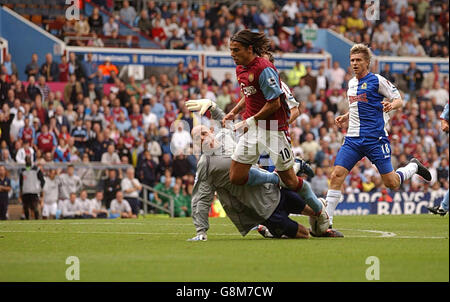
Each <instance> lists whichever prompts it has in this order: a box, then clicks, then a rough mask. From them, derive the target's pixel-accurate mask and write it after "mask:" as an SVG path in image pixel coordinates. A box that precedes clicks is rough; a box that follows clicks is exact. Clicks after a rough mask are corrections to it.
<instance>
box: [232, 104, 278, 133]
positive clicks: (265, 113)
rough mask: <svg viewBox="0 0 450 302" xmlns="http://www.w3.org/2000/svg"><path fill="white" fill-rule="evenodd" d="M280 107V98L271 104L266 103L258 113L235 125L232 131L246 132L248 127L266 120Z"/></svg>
mask: <svg viewBox="0 0 450 302" xmlns="http://www.w3.org/2000/svg"><path fill="white" fill-rule="evenodd" d="M280 107H281V100H280V98H277V99H275V100H273V101H271V102H266V104H264V106H263V107H262V108H261V110H260V111H259V112H258V113H256V114H255V115H254V116H251V117H249V118H248V119H246V120H244V121H242V122H239V123H237V124H236V125H235V126H234V129H235V130H236V131H243V132H246V131H247V130H248V128H249V127H252V126H255V125H256V124H257V123H258V121H259V120H266V119H267V118H268V117H269V116H271V115H272V114H274V113H275V112H276V111H277V110H278V109H279V108H280Z"/></svg>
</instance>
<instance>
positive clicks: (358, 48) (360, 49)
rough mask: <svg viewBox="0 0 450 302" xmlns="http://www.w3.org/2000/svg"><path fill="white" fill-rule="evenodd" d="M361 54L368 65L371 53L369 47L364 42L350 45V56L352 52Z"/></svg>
mask: <svg viewBox="0 0 450 302" xmlns="http://www.w3.org/2000/svg"><path fill="white" fill-rule="evenodd" d="M358 53H360V54H362V55H363V57H364V59H365V60H366V61H367V62H369V66H370V60H371V58H372V55H371V51H370V49H369V47H367V46H366V45H364V44H355V45H353V46H352V48H351V49H350V56H351V55H353V54H358Z"/></svg>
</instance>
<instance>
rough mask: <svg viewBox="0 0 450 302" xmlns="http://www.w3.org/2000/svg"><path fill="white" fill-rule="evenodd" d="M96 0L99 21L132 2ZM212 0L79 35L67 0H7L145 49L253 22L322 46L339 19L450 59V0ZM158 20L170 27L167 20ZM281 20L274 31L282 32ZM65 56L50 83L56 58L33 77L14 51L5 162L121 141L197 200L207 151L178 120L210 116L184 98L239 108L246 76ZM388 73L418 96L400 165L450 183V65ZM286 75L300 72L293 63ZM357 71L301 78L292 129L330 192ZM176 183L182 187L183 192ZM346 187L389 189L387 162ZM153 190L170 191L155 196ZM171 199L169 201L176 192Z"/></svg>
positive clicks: (61, 29) (223, 37)
mask: <svg viewBox="0 0 450 302" xmlns="http://www.w3.org/2000/svg"><path fill="white" fill-rule="evenodd" d="M6 2H7V3H6ZM84 2H85V3H84V6H83V7H84V13H85V18H86V19H87V20H88V19H89V17H90V16H91V12H92V11H93V9H94V8H98V9H99V11H100V17H101V18H103V24H105V23H106V22H107V21H108V19H107V18H109V17H111V16H116V15H117V16H118V15H119V12H120V9H121V7H122V1H84ZM203 2H204V1H148V2H144V1H130V4H131V5H132V6H135V7H136V8H138V7H139V8H142V9H143V10H145V11H146V12H147V13H148V16H151V17H150V20H151V21H150V23H151V24H150V27H149V28H151V29H152V30H150V31H148V32H147V33H142V29H143V28H144V27H142V28H141V27H140V26H139V24H141V25H142V24H144V22H142V21H141V22H140V23H139V19H140V18H141V14H140V11H138V9H136V12H137V17H136V19H135V21H134V23H133V25H129V24H128V23H126V22H125V21H124V20H119V19H116V18H115V17H114V18H113V19H112V21H113V22H117V24H118V27H119V32H115V33H114V36H113V37H111V36H107V35H105V34H104V32H103V27H101V29H100V30H101V31H100V32H95V30H94V28H95V26H93V25H95V24H94V23H95V22H94V23H92V22H90V24H89V25H90V26H89V30H88V31H87V32H81V31H82V29H81V28H78V30H80V32H78V33H77V30H76V29H75V26H76V22H69V21H66V20H65V18H64V15H65V8H66V5H65V2H64V1H61V0H48V1H47V0H46V1H44V0H8V1H5V2H4V1H0V3H2V4H3V5H5V6H7V7H9V8H11V9H13V10H14V11H15V12H17V13H19V14H20V15H22V16H23V17H24V18H27V19H30V20H31V21H32V22H33V23H35V24H37V25H39V26H41V27H42V28H44V29H46V30H47V31H48V32H49V33H51V34H53V35H55V36H57V37H60V38H61V39H62V40H63V41H65V42H66V43H67V44H68V45H77V46H92V47H96V46H97V47H103V46H108V47H128V48H139V47H141V48H143V44H142V42H143V41H144V40H145V41H152V43H150V44H149V45H152V46H153V47H155V48H177V49H187V48H188V47H189V45H191V42H192V41H194V40H196V38H197V41H200V48H199V49H203V48H205V47H211V45H212V49H215V50H223V49H226V43H227V41H228V39H229V37H230V36H231V35H232V34H233V33H235V32H237V31H238V30H239V29H241V28H251V29H254V30H262V31H267V33H268V34H269V36H270V37H271V38H272V39H273V49H272V50H273V51H274V52H277V53H279V54H281V53H283V52H284V51H289V52H296V53H303V52H308V51H310V47H311V46H310V45H309V43H308V40H310V39H312V37H313V36H314V33H315V30H316V29H318V28H329V29H332V30H333V31H335V32H336V33H338V34H340V35H342V36H343V37H345V38H347V39H349V40H351V41H353V42H363V43H368V44H369V45H370V46H371V49H372V51H373V53H374V54H375V55H384V56H395V55H397V56H429V57H441V58H442V57H443V58H448V46H447V45H448V32H449V28H448V26H449V12H448V4H447V3H446V2H445V1H431V2H427V1H418V2H417V3H411V2H408V1H392V0H390V1H380V5H381V8H382V9H381V11H382V12H383V13H382V14H381V16H380V20H378V21H377V22H370V21H368V20H366V19H365V18H363V14H364V12H365V9H366V8H367V7H364V4H363V3H364V2H362V1H353V2H352V4H351V1H320V0H319V1H318V0H316V1H294V0H287V1H284V0H276V1H262V2H261V3H263V5H259V2H258V1H241V2H242V3H243V4H242V5H234V6H231V8H230V6H227V5H226V4H228V3H229V2H230V1H228V2H226V1H224V2H223V4H222V3H221V2H216V1H214V2H213V3H214V4H209V2H207V1H206V2H205V4H203ZM108 3H109V5H107V4H108ZM350 4H351V5H350ZM87 12H89V14H88V13H87ZM157 21H158V22H160V25H161V28H157V27H156V26H155V24H156V23H157ZM77 22H79V21H77ZM144 25H145V24H144ZM144 25H143V26H144ZM79 27H81V25H80V26H79ZM137 27H139V28H140V29H136V28H137ZM156 29H158V30H156ZM269 29H273V35H270V32H271V31H269ZM161 30H162V31H161ZM158 32H159V33H158ZM119 33H120V34H119ZM123 33H125V34H123ZM283 36H284V37H285V38H283ZM207 40H209V41H208V42H206V41H207ZM208 43H210V44H208ZM206 44H208V45H206ZM308 45H309V46H308ZM308 47H309V48H308ZM314 51H316V50H314ZM317 51H319V52H320V51H322V50H320V49H319V50H317ZM32 52H33V50H30V58H31V55H32ZM68 57H69V56H68ZM39 59H40V62H42V61H43V58H39ZM53 62H56V65H57V71H58V72H57V74H58V79H61V77H59V76H60V75H61V73H63V74H65V73H67V74H68V75H69V76H68V77H67V80H66V81H59V80H58V81H56V82H55V83H52V82H51V81H47V80H46V78H47V76H48V74H47V72H46V70H48V69H49V68H51V63H48V64H47V67H46V64H42V65H39V66H37V73H35V75H34V76H32V77H30V78H29V79H28V80H27V81H24V82H21V81H19V80H18V78H17V71H16V72H13V65H14V57H12V58H10V59H6V58H5V60H4V62H3V64H2V66H1V75H0V84H1V85H0V87H1V91H0V129H1V139H0V148H1V154H0V163H1V162H6V163H11V164H14V163H15V162H16V156H17V154H18V152H19V150H20V149H21V148H23V144H24V141H29V143H30V144H31V146H32V148H33V149H34V151H35V152H34V154H35V161H36V162H37V163H40V164H44V163H53V162H56V161H63V162H64V161H67V162H72V163H77V162H82V161H83V155H84V154H88V159H87V160H88V161H91V162H99V161H101V160H102V158H103V155H105V154H108V146H111V145H112V146H115V150H114V151H112V153H110V155H108V156H105V157H108V158H109V157H111V158H113V157H114V158H116V156H113V155H112V154H117V158H118V162H117V163H122V164H131V165H133V166H134V167H135V176H136V178H137V179H139V181H140V182H141V183H142V184H145V185H149V186H152V187H154V186H159V187H160V188H162V190H163V192H164V193H166V194H167V195H170V196H172V197H173V198H177V200H178V199H179V200H185V199H186V198H187V199H186V200H188V199H189V196H190V195H189V194H190V190H192V185H193V181H194V175H195V169H196V161H197V158H196V156H194V155H188V156H182V155H180V154H178V153H177V154H174V153H173V152H172V151H173V149H171V148H170V143H171V141H172V138H173V131H171V127H173V125H175V124H176V123H177V122H178V121H183V122H186V124H188V125H190V126H191V128H192V125H195V124H196V123H197V122H198V120H196V117H195V116H194V115H193V114H191V113H190V112H189V111H188V110H187V109H186V107H185V105H184V102H185V101H186V100H188V99H195V98H201V97H204V96H205V95H206V94H207V93H208V95H210V96H211V98H213V99H215V100H216V101H217V102H218V103H219V104H220V106H221V108H222V107H223V109H224V110H225V111H226V112H228V111H229V110H231V108H232V107H233V106H234V105H235V103H236V101H237V100H238V98H239V94H238V93H236V91H238V90H237V87H236V84H235V82H233V81H224V82H222V83H217V82H216V81H215V80H214V79H211V78H206V75H204V76H205V79H204V80H203V79H202V78H201V77H200V81H199V82H197V84H195V83H196V81H192V80H193V79H195V80H197V79H198V78H199V75H202V73H201V70H200V71H199V70H198V66H191V65H189V66H187V67H185V68H184V69H183V68H182V69H180V70H179V71H178V74H177V75H178V76H177V77H176V78H173V79H172V78H170V79H168V78H167V75H166V74H160V75H154V76H152V77H151V78H148V79H145V81H142V82H137V81H134V79H133V78H128V77H127V78H124V77H122V78H121V77H119V76H118V74H119V73H120V70H117V71H114V72H111V71H110V70H114V67H111V66H110V65H108V64H106V65H107V66H106V67H105V66H99V65H97V64H96V63H91V62H89V61H84V60H80V58H77V57H76V56H74V58H73V59H72V60H70V59H69V60H68V62H66V63H60V62H59V60H56V59H55V60H54V61H53ZM27 63H30V64H29V66H30V70H32V69H35V67H36V66H34V65H35V63H34V64H33V62H32V61H30V62H27ZM105 68H106V69H107V71H105ZM99 70H100V71H101V72H99ZM18 72H24V70H20V71H18ZM385 72H386V73H385V74H386V75H385V76H386V77H388V76H392V81H393V82H394V83H395V84H396V85H397V86H398V87H399V88H400V89H401V92H402V95H403V96H404V99H405V100H406V102H405V106H404V108H403V109H401V110H398V111H397V112H396V113H395V114H394V115H393V116H392V120H391V123H390V124H391V129H390V137H389V138H390V140H391V144H392V162H393V165H394V169H395V168H397V167H399V166H403V165H405V164H406V163H407V162H408V160H409V159H410V158H412V157H416V158H418V159H419V160H420V161H421V162H422V163H424V164H425V165H426V166H427V167H428V168H429V169H430V170H431V171H432V175H433V180H432V182H431V183H424V182H422V181H421V180H420V179H418V178H415V177H413V178H412V180H411V181H407V182H405V183H404V184H403V188H402V189H403V190H409V191H422V192H429V191H430V190H435V189H439V188H444V189H448V186H449V184H448V175H449V169H448V163H449V150H448V136H445V135H443V134H442V132H441V131H439V116H440V114H441V112H442V110H443V106H444V105H445V104H446V103H447V102H448V100H449V97H448V96H449V79H448V73H447V74H443V73H441V72H440V71H439V70H438V69H437V70H433V71H432V72H430V73H423V72H422V71H420V69H418V68H416V66H414V64H411V66H410V68H408V70H407V71H406V72H405V73H404V74H396V75H392V74H390V72H389V71H388V70H387V71H385ZM380 73H382V71H380ZM382 74H383V73H382ZM286 76H288V77H289V72H287V73H286ZM351 77H352V73H351V70H345V69H342V68H340V67H339V66H335V67H332V68H328V67H327V66H323V67H322V68H321V69H320V70H318V71H314V70H311V69H308V70H305V71H304V73H303V74H302V76H301V78H302V80H300V81H298V84H294V85H291V87H290V88H291V90H292V91H293V93H294V95H295V96H300V99H298V101H300V102H301V105H300V110H301V115H300V117H299V118H298V119H297V120H296V121H295V122H294V123H293V124H292V125H291V128H290V134H291V137H292V140H293V148H294V151H295V153H296V154H297V155H298V156H301V157H304V158H306V159H308V161H309V162H310V163H311V164H312V165H313V167H314V168H315V169H316V173H317V176H316V177H314V178H312V179H311V181H312V183H313V184H314V185H313V188H314V190H315V192H316V193H317V195H319V196H323V195H324V192H325V191H326V182H327V179H328V177H329V175H330V173H331V168H332V165H333V161H334V158H335V156H336V153H337V150H338V149H339V147H340V145H341V142H342V138H343V135H344V134H343V133H342V132H341V131H340V130H339V129H338V128H337V127H336V126H335V125H334V118H335V116H337V115H338V114H342V113H343V112H345V111H346V110H347V107H346V106H347V105H346V88H347V87H346V85H347V82H348V80H349V79H350V78H351ZM69 78H70V80H69ZM202 82H203V83H202ZM44 125H47V126H48V131H49V133H50V134H51V136H52V137H53V138H54V140H50V141H51V142H50V141H47V140H45V142H42V140H44V137H43V136H42V135H43V133H42V128H43V126H44ZM184 131H187V132H188V131H189V130H188V129H184ZM188 133H189V132H188ZM48 144H50V146H47V145H48ZM44 145H45V147H44ZM48 147H49V148H48ZM186 148H188V149H189V148H191V146H189V145H187V146H186ZM45 150H46V151H45ZM147 150H148V152H146V151H147ZM180 171H183V173H182V174H180V173H179V172H180ZM77 173H78V172H77ZM174 175H175V176H174ZM121 176H122V175H121ZM97 185H98V186H101V183H98V184H97ZM174 186H177V192H178V193H177V194H178V195H177V194H176V193H175V192H174V191H173V187H174ZM14 188H15V191H14V192H13V193H12V194H13V195H15V196H17V184H15V186H14ZM343 189H344V191H345V192H381V190H383V189H384V187H383V185H382V181H381V178H380V176H379V175H378V173H377V172H376V169H374V167H372V166H371V165H369V164H367V162H366V161H364V160H363V161H361V162H360V164H358V165H357V166H356V167H355V169H354V170H353V171H352V172H351V174H350V175H349V177H348V179H347V180H346V183H345V188H343ZM180 194H181V195H182V196H181V195H180ZM179 195H180V196H179ZM185 197H186V198H185ZM151 198H153V199H159V200H161V198H160V197H155V196H154V195H153V194H152V195H151ZM159 200H158V202H159ZM161 202H162V206H165V207H167V203H165V202H164V200H162V201H161ZM180 202H181V201H180ZM183 202H185V201H183ZM154 211H155V212H158V211H157V210H154ZM178 211H179V209H178ZM185 215H186V214H185ZM187 215H188V212H187Z"/></svg>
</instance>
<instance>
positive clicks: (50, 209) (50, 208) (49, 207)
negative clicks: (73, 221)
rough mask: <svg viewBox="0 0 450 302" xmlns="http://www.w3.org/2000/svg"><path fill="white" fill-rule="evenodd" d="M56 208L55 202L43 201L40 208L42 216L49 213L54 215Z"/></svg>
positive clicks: (47, 215) (46, 215)
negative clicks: (42, 205)
mask: <svg viewBox="0 0 450 302" xmlns="http://www.w3.org/2000/svg"><path fill="white" fill-rule="evenodd" d="M57 209H58V204H57V203H56V202H55V203H50V204H49V203H44V207H43V208H42V216H43V217H49V216H50V215H52V216H56V210H57Z"/></svg>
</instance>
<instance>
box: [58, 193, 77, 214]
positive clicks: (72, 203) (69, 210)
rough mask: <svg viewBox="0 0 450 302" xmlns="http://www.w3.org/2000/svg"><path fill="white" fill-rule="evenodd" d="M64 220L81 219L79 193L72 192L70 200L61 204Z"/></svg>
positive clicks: (64, 200)
mask: <svg viewBox="0 0 450 302" xmlns="http://www.w3.org/2000/svg"><path fill="white" fill-rule="evenodd" d="M60 205H61V216H62V218H63V219H76V218H81V207H80V204H79V203H78V200H77V193H75V192H71V193H70V196H69V198H66V199H63V200H62V201H61V202H60Z"/></svg>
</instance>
